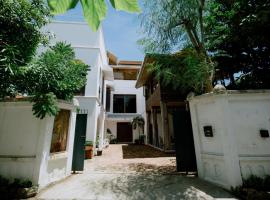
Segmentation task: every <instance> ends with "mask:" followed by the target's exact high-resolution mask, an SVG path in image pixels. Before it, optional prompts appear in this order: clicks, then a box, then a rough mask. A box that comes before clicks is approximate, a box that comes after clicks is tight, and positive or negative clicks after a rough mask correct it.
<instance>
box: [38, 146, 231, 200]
mask: <svg viewBox="0 0 270 200" xmlns="http://www.w3.org/2000/svg"><path fill="white" fill-rule="evenodd" d="M129 147H131V148H129ZM140 148H141V147H139V148H137V147H136V146H128V145H122V144H117V145H110V146H109V147H108V148H107V149H105V150H103V155H102V156H98V157H94V159H91V160H86V161H85V171H84V172H83V173H80V174H74V175H71V176H70V177H68V178H66V179H65V180H63V181H61V182H58V183H56V184H54V185H51V186H49V187H47V188H45V189H44V190H42V191H41V193H40V194H39V195H38V196H37V198H38V199H102V200H103V199H104V200H105V199H106V200H107V199H108V200H111V199H112V200H113V199H115V200H122V199H123V200H125V199H127V200H129V199H131V200H133V199H134V200H135V199H140V200H141V199H143V200H152V199H153V200H156V199H158V200H159V199H160V200H165V199H166V200H167V199H168V200H174V199H177V200H178V199H190V200H191V199H192V200H196V199H200V200H204V199H233V198H232V196H231V195H230V194H229V193H227V192H226V191H224V190H223V189H221V188H219V187H217V186H215V185H213V184H210V183H208V182H205V181H202V180H200V179H199V178H197V177H194V176H183V175H181V174H178V173H176V172H175V158H174V157H165V156H166V155H165V154H163V153H160V152H156V151H155V150H153V149H152V148H150V147H147V148H145V149H140ZM136 149H137V151H138V150H140V153H138V154H137V153H136ZM157 156H161V157H157ZM123 157H125V159H123ZM137 157H139V158H137ZM146 157H148V158H146ZM149 157H150V158H149Z"/></svg>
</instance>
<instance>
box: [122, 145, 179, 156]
mask: <svg viewBox="0 0 270 200" xmlns="http://www.w3.org/2000/svg"><path fill="white" fill-rule="evenodd" d="M122 152H123V158H124V159H131V158H158V157H175V154H174V153H165V152H161V151H159V150H157V149H154V148H153V147H150V146H147V145H137V144H128V145H123V146H122Z"/></svg>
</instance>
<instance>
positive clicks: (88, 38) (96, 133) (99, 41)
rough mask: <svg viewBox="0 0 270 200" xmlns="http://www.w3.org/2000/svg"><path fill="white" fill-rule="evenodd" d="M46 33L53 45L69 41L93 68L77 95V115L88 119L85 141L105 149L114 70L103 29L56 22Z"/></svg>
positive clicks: (84, 24)
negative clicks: (93, 29)
mask: <svg viewBox="0 0 270 200" xmlns="http://www.w3.org/2000/svg"><path fill="white" fill-rule="evenodd" d="M44 31H49V32H50V33H51V34H53V36H54V39H53V40H52V43H55V42H58V41H66V42H67V43H70V44H71V47H72V48H73V49H74V51H75V54H76V58H77V59H80V60H82V61H83V62H84V63H86V64H88V65H89V66H90V71H89V72H88V75H87V82H86V85H85V87H84V88H82V89H81V91H80V92H78V93H77V94H76V96H75V98H76V99H77V100H78V101H79V105H80V106H79V112H78V114H81V115H85V116H86V121H87V122H86V141H93V143H94V146H95V147H96V146H98V148H99V149H102V148H103V146H104V120H105V112H106V109H105V103H106V101H105V100H106V88H111V87H112V86H113V70H112V68H111V67H110V66H109V65H108V59H107V54H106V48H105V43H104V35H103V30H102V28H101V27H100V28H99V29H98V30H97V31H96V32H93V31H92V30H91V29H90V28H89V26H88V25H87V24H86V23H81V22H58V21H54V22H52V23H50V24H49V25H48V26H46V27H45V30H44Z"/></svg>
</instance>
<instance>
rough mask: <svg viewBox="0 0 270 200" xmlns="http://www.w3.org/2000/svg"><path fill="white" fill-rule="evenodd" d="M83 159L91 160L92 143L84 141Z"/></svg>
mask: <svg viewBox="0 0 270 200" xmlns="http://www.w3.org/2000/svg"><path fill="white" fill-rule="evenodd" d="M84 146H85V158H86V159H91V158H92V157H93V141H85V145H84Z"/></svg>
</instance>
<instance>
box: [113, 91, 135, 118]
mask: <svg viewBox="0 0 270 200" xmlns="http://www.w3.org/2000/svg"><path fill="white" fill-rule="evenodd" d="M116 96H123V99H124V103H123V107H124V108H123V110H124V112H119V111H116V106H115V97H116ZM131 96H132V97H134V99H135V112H126V109H127V105H126V103H127V100H126V98H127V97H131ZM113 113H130V114H131V113H137V95H136V94H113Z"/></svg>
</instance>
